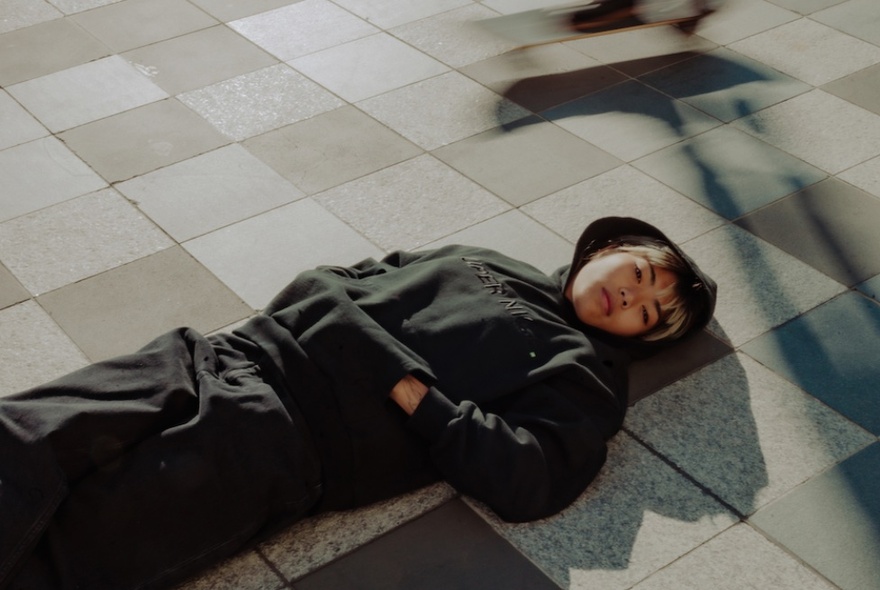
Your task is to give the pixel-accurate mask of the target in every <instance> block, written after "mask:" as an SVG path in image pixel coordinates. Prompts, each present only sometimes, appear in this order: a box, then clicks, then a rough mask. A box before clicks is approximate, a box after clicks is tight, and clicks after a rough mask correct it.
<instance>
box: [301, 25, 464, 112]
mask: <svg viewBox="0 0 880 590" xmlns="http://www.w3.org/2000/svg"><path fill="white" fill-rule="evenodd" d="M289 63H290V65H291V66H293V67H294V68H296V69H297V70H299V71H300V72H302V73H303V74H305V75H307V76H308V77H310V78H311V79H313V80H315V81H317V82H318V83H319V84H321V85H323V86H324V87H326V88H329V89H330V90H331V91H333V92H334V93H336V94H338V95H339V96H341V97H342V98H344V99H345V100H347V101H349V102H357V101H359V100H363V99H365V98H370V97H371V96H376V95H377V94H382V93H383V92H388V91H389V90H394V89H395V88H400V87H401V86H406V85H407V84H411V83H413V82H418V81H420V80H424V79H425V78H430V77H432V76H436V75H438V74H442V73H443V72H446V71H448V70H449V68H448V67H446V66H445V65H443V64H442V63H440V62H439V61H437V60H435V59H433V58H431V57H428V56H427V55H425V54H424V53H422V52H421V51H418V50H417V49H414V48H413V47H411V46H410V45H407V44H406V43H403V42H402V41H399V40H397V39H395V38H394V37H392V36H390V35H387V34H385V33H380V34H378V35H370V36H369V37H363V38H361V39H356V40H354V41H349V42H348V43H344V44H342V45H337V46H336V47H331V48H329V49H325V50H323V51H319V52H317V53H312V54H310V55H306V56H303V57H300V58H297V59H295V60H293V61H291V62H289Z"/></svg>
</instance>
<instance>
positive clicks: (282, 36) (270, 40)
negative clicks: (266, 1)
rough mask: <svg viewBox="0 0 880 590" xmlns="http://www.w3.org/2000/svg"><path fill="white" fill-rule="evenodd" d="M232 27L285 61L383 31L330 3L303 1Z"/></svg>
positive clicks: (238, 22)
mask: <svg viewBox="0 0 880 590" xmlns="http://www.w3.org/2000/svg"><path fill="white" fill-rule="evenodd" d="M229 26H230V27H232V28H233V29H234V30H236V31H238V32H239V33H240V34H241V35H243V36H244V37H245V38H247V39H250V40H251V41H252V42H253V43H256V44H257V45H258V46H260V47H262V48H263V49H265V50H266V51H268V52H269V53H271V54H273V55H275V56H276V57H278V59H280V60H282V61H288V60H291V59H294V58H297V57H300V56H302V55H307V54H309V53H313V52H315V51H320V50H322V49H327V48H328V47H333V46H335V45H339V44H340V43H345V42H347V41H353V40H355V39H360V38H361V37H366V36H367V35H372V34H373V33H377V32H378V31H379V30H378V29H377V28H376V27H374V26H373V25H371V24H370V23H368V22H367V21H365V20H363V19H361V18H358V17H357V16H355V15H353V14H352V13H350V12H348V11H346V10H344V9H342V8H340V7H339V6H337V5H335V4H333V3H332V2H329V0H301V1H300V2H295V3H293V4H290V5H289V6H283V7H281V8H276V9H275V10H269V11H267V12H263V13H261V14H256V15H254V16H250V17H246V18H242V19H239V20H235V21H232V22H230V23H229Z"/></svg>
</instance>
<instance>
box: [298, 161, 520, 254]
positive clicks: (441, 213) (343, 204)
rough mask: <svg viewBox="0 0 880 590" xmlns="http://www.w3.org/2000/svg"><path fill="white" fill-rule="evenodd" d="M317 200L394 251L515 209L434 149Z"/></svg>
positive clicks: (357, 228)
mask: <svg viewBox="0 0 880 590" xmlns="http://www.w3.org/2000/svg"><path fill="white" fill-rule="evenodd" d="M315 200H316V201H318V202H319V203H321V205H323V206H324V207H326V208H327V209H328V210H329V211H330V212H331V213H333V214H335V215H337V216H338V217H339V218H341V219H343V220H344V221H345V222H347V223H348V224H350V225H351V226H352V227H354V228H355V229H356V230H358V231H359V232H360V233H361V234H363V235H364V236H366V237H367V238H368V239H369V240H370V241H372V242H373V243H375V244H378V245H379V247H381V248H382V249H384V250H388V251H390V250H397V249H401V250H411V249H414V248H418V247H420V246H423V245H424V244H427V243H428V242H432V241H434V240H437V239H439V238H441V237H443V236H445V235H447V234H451V233H453V232H456V231H458V230H460V229H462V228H465V227H467V226H469V225H472V224H474V223H478V222H480V221H483V220H485V219H488V218H490V217H493V216H495V215H498V214H500V213H503V212H504V211H507V210H508V209H510V205H508V204H507V203H505V202H504V201H502V200H501V199H499V198H498V197H496V196H494V195H492V194H491V193H489V192H488V191H486V190H485V189H484V188H482V187H480V186H478V185H477V184H475V183H473V182H472V181H470V180H468V179H467V178H465V177H464V176H462V175H461V174H459V173H458V172H456V171H455V170H453V169H451V168H449V167H448V166H446V165H445V164H442V163H441V162H439V161H437V160H436V159H434V158H433V157H431V156H428V155H425V156H419V157H417V158H415V159H413V160H408V161H406V162H403V163H400V164H397V165H395V166H392V167H390V168H386V169H385V170H380V171H379V172H375V173H373V174H371V175H369V176H365V177H363V178H359V179H357V180H353V181H351V182H348V183H346V184H343V185H340V186H338V187H336V188H332V189H330V190H328V191H325V192H323V193H320V194H318V195H316V196H315ZM389 219H393V220H399V221H400V222H399V223H388V220H389Z"/></svg>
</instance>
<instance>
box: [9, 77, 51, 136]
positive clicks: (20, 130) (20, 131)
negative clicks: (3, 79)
mask: <svg viewBox="0 0 880 590" xmlns="http://www.w3.org/2000/svg"><path fill="white" fill-rule="evenodd" d="M0 120H2V121H3V125H2V126H0V150H4V149H6V148H8V147H12V146H15V145H19V144H22V143H27V142H29V141H31V140H34V139H39V138H41V137H46V136H47V135H49V131H48V130H47V129H46V128H45V127H43V126H42V125H41V124H40V122H39V121H37V120H36V119H34V117H33V116H32V115H31V114H30V113H28V112H27V111H26V110H24V108H22V106H21V105H20V104H18V103H17V102H16V101H15V100H13V98H12V97H11V96H9V95H8V94H7V93H6V92H4V91H2V90H0Z"/></svg>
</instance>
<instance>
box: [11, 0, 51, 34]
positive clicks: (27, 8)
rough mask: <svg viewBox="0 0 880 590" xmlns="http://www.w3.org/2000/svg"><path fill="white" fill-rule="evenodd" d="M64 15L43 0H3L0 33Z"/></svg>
mask: <svg viewBox="0 0 880 590" xmlns="http://www.w3.org/2000/svg"><path fill="white" fill-rule="evenodd" d="M62 16H64V15H63V14H62V13H61V12H59V11H58V9H57V8H55V7H54V6H52V5H51V4H49V3H48V2H45V1H44V0H4V2H3V20H2V21H0V34H2V33H8V32H9V31H14V30H16V29H23V28H25V27H30V26H32V25H37V24H40V23H43V22H46V21H50V20H54V19H57V18H60V17H62Z"/></svg>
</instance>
